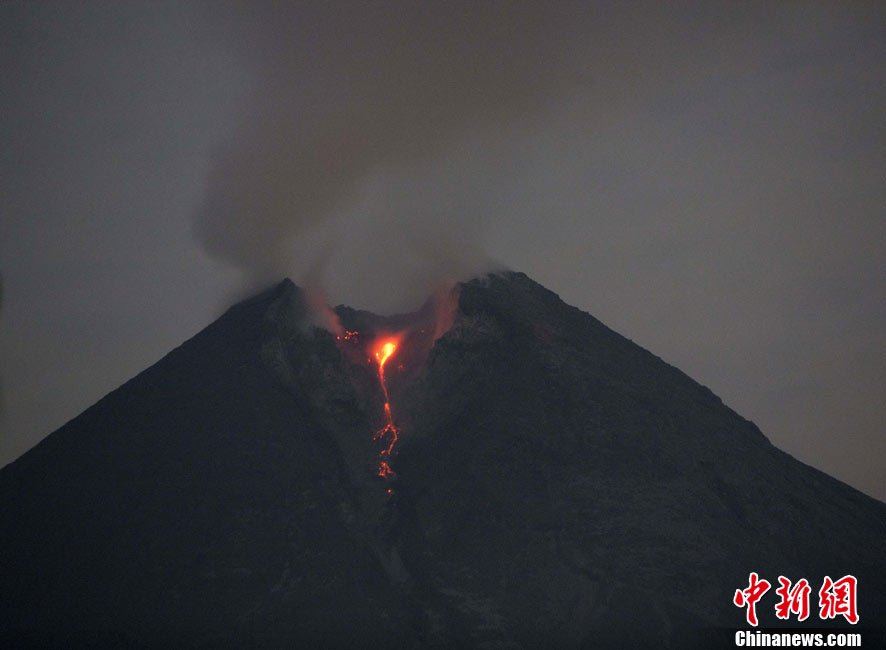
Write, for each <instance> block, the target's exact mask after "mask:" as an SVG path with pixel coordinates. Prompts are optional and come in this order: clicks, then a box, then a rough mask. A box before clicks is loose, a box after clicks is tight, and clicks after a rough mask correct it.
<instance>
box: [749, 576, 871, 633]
mask: <svg viewBox="0 0 886 650" xmlns="http://www.w3.org/2000/svg"><path fill="white" fill-rule="evenodd" d="M778 584H779V586H778V587H777V588H776V590H775V594H776V595H777V596H778V597H779V600H778V602H777V603H776V604H775V616H776V617H777V618H779V619H781V620H788V619H789V618H790V617H791V615H792V614H793V615H795V616H796V617H797V620H798V621H805V620H806V619H807V618H809V595H810V593H811V592H812V587H811V586H810V584H809V581H808V580H806V578H801V579H800V580H798V581H797V582H796V584H794V583H792V582H791V581H790V580H788V579H787V578H785V577H784V576H778ZM771 587H772V584H771V583H770V582H769V581H768V580H766V579H765V578H760V576H759V575H758V574H757V573H756V572H755V571H751V573H750V574H748V586H747V588H746V589H736V590H735V596H733V598H732V602H733V603H734V604H735V606H736V607H745V608H747V611H746V612H745V617H746V618H747V621H748V625H751V626H753V627H757V623H758V620H757V603H758V602H759V601H760V599H762V598H763V596H765V595H766V593H767V592H768V591H769V589H770V588H771ZM857 591H858V580H857V579H856V578H855V576H852V575H846V576H843V577H842V578H840V579H839V580H831V577H830V576H825V577H824V581H823V582H822V585H821V589H819V590H818V608H819V614H818V615H819V618H821V619H822V620H827V619H831V618H837V617H838V616H842V617H843V618H845V619H846V621H847V622H849V623H851V624H852V625H855V624H856V623H858V605H857V599H856V594H857Z"/></svg>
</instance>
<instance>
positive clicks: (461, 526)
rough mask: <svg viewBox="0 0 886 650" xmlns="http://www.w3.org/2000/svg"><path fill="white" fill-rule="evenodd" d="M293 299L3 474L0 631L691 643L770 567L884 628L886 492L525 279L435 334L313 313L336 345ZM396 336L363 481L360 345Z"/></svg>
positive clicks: (0, 637)
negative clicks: (388, 462) (333, 326)
mask: <svg viewBox="0 0 886 650" xmlns="http://www.w3.org/2000/svg"><path fill="white" fill-rule="evenodd" d="M305 309H306V307H305V301H304V300H303V296H302V293H301V292H300V291H299V290H298V289H297V288H296V287H295V286H294V285H293V284H292V283H291V282H289V281H284V282H282V283H280V284H279V285H277V286H276V287H274V288H272V289H271V290H269V291H267V292H265V293H263V294H261V295H259V296H257V297H255V298H252V299H250V300H247V301H244V302H242V303H240V304H238V305H236V306H234V307H232V308H231V309H230V310H228V312H227V313H225V314H224V315H223V316H222V317H221V318H219V319H218V320H217V321H216V322H214V323H213V324H211V325H210V326H209V327H207V328H206V329H205V330H203V331H202V332H200V333H199V334H197V335H196V336H195V337H193V338H192V339H191V340H189V341H187V342H186V343H185V344H183V345H182V346H181V347H179V348H177V349H176V350H174V351H172V352H171V353H170V354H169V355H167V356H166V357H165V358H163V359H162V360H161V361H159V362H158V363H156V364H155V365H154V366H152V367H151V368H149V369H147V370H146V371H144V372H143V373H141V374H139V375H138V376H136V377H135V378H134V379H132V380H131V381H129V382H127V383H126V384H125V385H123V386H122V387H120V388H119V389H117V390H116V391H114V392H112V393H111V394H109V395H108V396H107V397H105V398H104V399H102V400H101V401H99V402H98V403H97V404H95V405H94V406H93V407H91V408H90V409H88V410H87V411H85V412H84V413H83V414H81V415H80V416H79V417H77V418H75V419H74V420H72V421H71V422H69V423H68V424H67V425H65V426H64V427H62V428H61V429H59V430H58V431H56V432H55V433H53V434H51V435H50V436H48V437H47V438H46V439H45V440H44V441H43V442H41V443H40V444H39V445H37V446H36V447H35V448H34V449H32V450H31V451H30V452H28V453H27V454H25V455H24V456H23V457H21V458H20V459H19V460H17V461H16V462H14V463H12V464H10V465H8V466H7V467H5V468H3V469H2V471H0V551H2V552H0V645H2V646H3V647H25V646H31V645H33V646H39V647H52V646H64V647H84V646H91V647H106V646H126V647H145V646H148V647H157V646H173V647H182V646H185V647H201V646H212V647H217V646H238V647H239V646H247V647H250V646H263V647H366V648H374V647H429V646H430V647H435V646H439V647H484V648H519V647H557V648H569V647H574V648H579V647H582V648H596V647H628V648H630V647H674V648H678V647H687V646H690V645H693V644H695V645H698V646H700V647H705V646H706V645H707V644H708V643H710V638H711V637H706V636H705V635H707V634H710V633H712V632H711V631H712V630H714V631H716V629H717V628H725V629H731V630H733V631H734V630H735V629H738V628H745V627H747V626H746V625H745V624H744V614H743V612H742V611H741V610H739V609H738V608H736V607H735V606H734V605H733V604H732V596H733V594H734V592H735V590H736V589H737V588H744V587H746V586H747V581H748V573H749V572H750V571H757V572H759V574H760V575H761V576H763V577H765V578H767V579H768V580H769V581H770V582H772V583H773V588H772V591H770V593H769V594H767V596H766V597H765V598H764V600H763V601H761V603H760V605H759V606H758V614H759V616H760V619H761V626H763V627H767V626H773V625H776V624H777V621H776V619H775V617H774V615H773V612H772V610H773V607H774V603H775V601H776V597H775V587H776V586H777V581H776V580H777V576H778V575H785V576H788V577H789V578H791V579H792V580H797V579H799V578H801V577H806V578H808V579H809V580H810V582H811V584H812V586H813V594H812V601H811V607H812V609H813V614H812V617H811V619H810V620H809V621H807V622H806V625H808V626H810V627H821V626H823V625H824V623H822V622H821V621H817V620H816V619H817V616H816V614H817V607H816V606H817V589H818V586H819V585H820V582H821V579H822V578H823V577H824V576H825V575H828V576H831V577H832V578H835V579H836V578H838V577H842V576H844V575H846V574H853V575H855V576H857V577H858V585H859V587H858V609H859V614H860V617H861V622H860V624H859V626H858V627H859V628H867V627H870V626H872V625H877V624H880V622H881V621H884V620H886V562H884V559H886V505H884V504H883V503H880V502H878V501H876V500H874V499H871V498H869V497H867V496H865V495H863V494H861V493H860V492H858V491H856V490H854V489H852V488H850V487H848V486H846V485H844V484H842V483H840V482H839V481H836V480H835V479H832V478H830V477H828V476H827V475H825V474H823V473H821V472H819V471H817V470H815V469H813V468H811V467H808V466H806V465H804V464H802V463H800V462H798V461H797V460H795V459H793V458H792V457H790V456H789V455H787V454H785V453H784V452H782V451H780V450H778V449H776V448H775V447H773V446H772V445H771V444H770V443H769V442H768V441H767V439H766V438H765V437H764V436H763V435H762V434H761V432H760V431H759V430H758V429H757V427H756V426H754V425H753V424H752V423H751V422H749V421H747V420H745V419H744V418H742V417H740V416H739V415H737V414H735V413H734V412H733V411H731V410H730V409H729V408H727V407H726V406H724V405H723V404H722V403H721V401H720V400H719V399H718V398H717V397H716V396H715V395H714V394H712V393H711V392H710V391H709V390H708V389H706V388H704V387H703V386H700V385H699V384H697V383H696V382H694V381H693V380H691V379H690V378H689V377H687V376H686V375H684V374H683V373H682V372H680V371H679V370H677V369H675V368H673V367H671V366H669V365H668V364H666V363H664V362H663V361H661V360H660V359H658V358H657V357H655V356H653V355H652V354H650V353H649V352H647V351H645V350H643V349H642V348H640V347H638V346H637V345H635V344H633V343H632V342H631V341H629V340H627V339H625V338H623V337H621V336H620V335H618V334H616V333H615V332H613V331H611V330H610V329H608V328H607V327H605V326H604V325H602V324H601V323H600V322H599V321H597V320H595V319H594V318H593V317H591V316H589V315H588V314H586V313H584V312H581V311H579V310H578V309H575V308H573V307H570V306H568V305H566V304H564V303H563V302H562V301H560V299H559V298H558V297H557V296H556V295H555V294H553V293H551V292H550V291H548V290H546V289H545V288H543V287H541V286H539V285H538V284H536V283H534V282H533V281H531V280H530V279H529V278H527V277H526V276H525V275H522V274H519V273H508V274H503V275H492V276H489V277H487V278H484V279H481V280H474V281H471V282H467V283H464V284H462V285H460V287H459V296H458V303H457V311H456V313H455V320H454V324H453V325H452V327H451V329H449V330H448V332H447V333H446V334H445V335H443V336H442V337H441V338H439V339H438V340H437V341H436V343H434V344H433V346H432V347H431V343H432V341H431V338H432V336H431V330H432V327H433V325H432V323H431V320H432V312H433V308H432V307H428V308H426V309H425V310H423V311H421V312H419V313H418V314H416V315H407V316H402V317H391V318H382V317H378V316H374V315H372V314H369V313H367V312H360V311H355V310H351V309H348V308H338V310H337V311H338V315H339V317H340V318H341V320H342V323H343V325H344V326H345V327H346V328H348V329H349V330H355V331H359V332H360V335H359V338H358V339H357V340H356V342H349V343H348V344H347V345H343V344H342V341H337V340H336V338H335V337H334V336H333V335H332V334H329V333H328V332H326V331H324V330H319V329H316V328H314V329H312V328H309V327H306V326H305V325H304V316H305ZM407 325H410V326H411V327H412V334H411V335H409V336H407V337H406V338H405V339H404V342H403V345H402V350H401V351H400V352H398V356H397V357H396V360H397V365H396V366H391V371H390V373H389V383H390V393H391V403H392V404H393V407H394V412H395V414H396V418H397V420H398V423H399V426H400V429H401V436H400V440H399V442H398V453H397V455H396V457H395V458H393V460H392V465H393V466H394V469H395V470H396V473H397V479H396V481H395V482H389V481H384V480H382V479H380V478H378V477H377V476H376V464H377V461H378V443H377V442H373V441H372V433H373V431H374V430H376V429H377V427H378V425H379V424H380V423H381V422H382V418H383V416H382V403H383V399H382V397H381V392H380V388H379V385H378V382H377V377H376V374H375V368H374V367H373V366H372V364H370V363H368V362H367V360H366V358H365V357H366V351H365V349H364V348H363V347H361V345H363V344H362V343H361V342H360V339H362V340H363V341H368V340H371V339H372V337H373V336H374V335H375V334H376V333H377V332H382V331H394V330H400V329H403V328H404V327H406V326H407ZM389 491H391V492H392V493H391V494H388V492H389ZM841 621H842V619H840V620H838V623H840V622H841ZM789 625H791V626H793V627H799V628H802V627H803V624H797V623H796V622H791V623H789ZM842 627H844V628H845V627H848V626H847V625H846V624H845V621H842ZM853 631H855V630H853ZM868 632H869V633H871V634H873V633H874V632H871V631H870V630H869V631H868ZM731 638H732V637H731V636H729V637H728V640H729V642H730V643H731ZM865 641H866V645H867V641H868V639H865Z"/></svg>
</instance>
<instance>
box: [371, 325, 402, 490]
mask: <svg viewBox="0 0 886 650" xmlns="http://www.w3.org/2000/svg"><path fill="white" fill-rule="evenodd" d="M397 344H398V341H397V339H396V338H384V339H381V340H379V341H377V342H376V343H375V345H373V356H374V357H375V360H376V362H377V363H378V382H379V384H380V385H381V391H382V394H383V395H384V398H385V425H384V426H383V427H382V428H381V429H379V430H378V431H376V432H375V435H374V436H373V437H372V439H373V440H381V441H382V442H383V443H385V442H386V443H387V446H386V447H385V448H384V449H382V450H381V451H380V452H379V456H380V457H381V459H380V460H379V463H378V472H377V474H378V475H379V476H380V477H381V478H384V479H391V478H394V477H395V476H396V474H395V473H394V470H392V469H391V466H390V464H389V463H388V460H389V459H390V458H391V455H392V454H393V453H394V445H396V444H397V439H398V438H399V437H400V429H398V428H397V425H395V424H394V415H393V413H392V412H391V398H390V396H389V395H388V384H387V382H386V381H385V363H387V361H388V359H390V358H391V356H393V354H394V353H395V352H396V351H397Z"/></svg>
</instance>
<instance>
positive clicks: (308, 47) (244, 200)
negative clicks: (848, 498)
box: [0, 1, 886, 499]
mask: <svg viewBox="0 0 886 650" xmlns="http://www.w3.org/2000/svg"><path fill="white" fill-rule="evenodd" d="M292 5H293V6H288V7H284V8H280V7H271V6H270V5H267V4H263V5H260V6H258V7H256V6H254V5H253V3H244V4H242V5H238V4H236V3H228V4H222V3H217V2H207V3H205V4H201V3H195V4H183V3H164V2H152V3H116V2H113V3H112V2H108V3H57V4H56V3H15V2H4V3H2V4H0V39H2V41H0V43H2V48H0V57H2V70H0V115H2V126H0V138H2V140H0V165H2V168H0V273H2V278H3V294H2V295H3V304H2V311H0V381H2V391H3V393H2V399H3V404H2V409H3V410H2V413H0V432H2V437H0V463H6V462H9V461H11V460H13V459H14V458H16V457H17V456H19V455H20V454H21V453H23V452H24V451H26V450H27V449H28V448H30V447H31V446H33V445H34V444H35V443H36V442H38V441H39V440H40V439H41V438H42V437H43V436H45V435H46V434H47V433H49V432H50V431H52V430H54V429H55V428H57V427H58V426H60V425H61V424H63V423H64V422H65V421H67V420H68V419H70V418H71V417H73V416H75V415H76V414H77V413H79V412H80V411H82V410H83V409H84V408H86V407H87V406H89V405H90V404H92V403H93V402H95V401H96V400H98V399H99V398H101V397H102V396H103V395H104V394H106V393H107V392H108V391H110V390H112V389H113V388H115V387H116V386H118V385H120V384H121V383H122V382H124V381H125V380H126V379H128V378H130V377H131V376H133V375H134V374H135V373H137V372H138V371H140V370H142V369H144V368H145V367H147V366H148V365H150V364H151V363H153V362H154V361H156V360H157V359H159V358H160V357H161V356H162V355H163V354H165V353H166V352H168V351H169V350H170V349H171V348H173V347H174V346H176V345H178V344H179V343H181V342H182V341H183V340H184V339H186V338H188V337H189V336H191V335H193V334H194V333H196V332H197V331H198V330H199V329H200V328H201V327H202V326H204V325H205V324H207V323H208V322H209V321H211V320H212V319H213V318H214V317H216V316H217V315H218V314H219V313H220V311H221V310H222V309H223V308H224V306H225V305H227V304H228V303H229V302H230V301H231V300H233V299H234V297H236V296H240V295H243V294H244V293H245V292H247V291H251V290H253V289H255V288H256V287H258V286H261V284H262V283H266V282H270V281H271V280H273V279H277V278H279V277H282V276H283V275H289V276H291V277H292V278H293V279H294V280H295V281H296V282H299V281H302V280H303V279H304V278H305V277H306V276H307V275H311V277H317V278H318V279H319V281H321V282H322V283H323V284H324V285H325V287H326V289H327V291H328V293H329V295H330V299H331V301H333V302H334V303H338V302H345V303H349V304H352V305H354V306H357V307H367V308H373V309H376V310H378V311H391V310H397V309H408V308H413V307H416V306H417V305H418V304H419V303H420V302H421V301H422V299H423V298H424V296H425V293H426V292H427V291H428V290H429V288H430V287H431V286H432V285H433V284H434V282H436V281H438V280H440V279H442V278H447V277H463V276H467V275H470V274H471V273H475V272H479V271H482V270H485V269H488V268H493V267H495V266H497V265H504V266H507V267H510V268H513V269H515V270H521V271H524V272H526V273H527V274H528V275H530V277H532V278H534V279H535V280H537V281H539V282H541V283H542V284H544V285H545V286H547V287H549V288H550V289H552V290H554V291H556V292H557V293H559V294H560V296H561V297H562V298H563V299H564V300H566V301H567V302H569V303H571V304H574V305H577V306H578V307H580V308H582V309H584V310H587V311H589V312H590V313H592V314H593V315H595V316H596V317H598V318H600V319H601V320H602V321H603V322H605V323H606V324H607V325H609V326H610V327H612V328H613V329H615V330H617V331H619V332H621V333H622V334H624V335H625V336H628V337H629V338H631V339H633V340H634V341H636V342H637V343H639V344H641V345H643V346H644V347H646V348H648V349H650V350H651V351H652V352H654V353H655V354H657V355H658V356H661V357H662V358H664V359H665V360H666V361H668V362H670V363H672V364H673V365H676V366H677V367H679V368H681V369H682V370H684V371H685V372H687V373H688V374H689V375H690V376H692V377H693V378H695V379H696V380H698V381H700V382H701V383H703V384H705V385H707V386H708V387H710V388H711V389H712V390H713V391H714V392H715V393H717V394H718V395H719V396H720V397H722V398H723V400H724V401H725V402H726V403H727V404H728V405H730V406H731V407H732V408H733V409H735V410H736V411H738V412H739V413H741V414H742V415H744V416H745V417H747V418H749V419H751V420H753V421H754V422H756V423H757V424H758V425H759V426H760V428H761V429H762V430H763V432H764V433H765V434H766V435H767V436H768V437H769V438H770V439H771V440H772V441H773V442H774V443H775V444H776V445H777V446H779V447H781V448H783V449H785V450H786V451H788V452H790V453H791V454H793V455H794V456H796V457H797V458H799V459H800V460H803V461H805V462H808V463H810V464H812V465H814V466H816V467H819V468H821V469H823V470H824V471H826V472H828V473H830V474H833V475H835V476H837V477H838V478H840V479H842V480H844V481H846V482H848V483H850V484H851V485H854V486H856V487H858V488H860V489H862V490H864V491H865V492H867V493H869V494H872V495H874V496H877V497H878V498H880V499H886V478H884V477H886V395H884V386H886V363H884V362H883V357H884V349H886V346H884V343H886V340H884V339H886V302H884V295H886V293H884V289H886V286H884V285H886V269H884V259H886V214H884V212H886V210H884V206H886V138H884V135H886V120H884V117H883V116H884V115H886V101H884V100H886V96H884V95H886V90H884V89H886V74H884V61H886V10H884V5H883V4H882V3H878V2H871V3H862V2H855V3H844V2H832V3H821V4H818V3H812V2H797V3H794V2H771V1H769V2H761V3H749V2H732V3H724V4H719V3H715V2H698V3H679V4H678V3H658V2H655V3H649V4H643V3H638V4H630V3H624V2H612V3H609V2H605V3H561V4H557V3H550V2H538V3H519V2H508V3H486V4H480V3H475V2H464V3H460V2H446V3H415V2H405V1H404V2H400V1H396V2H384V3H364V2H359V3H358V2H353V3H351V2H348V3H342V2H338V3H336V2H323V3H298V6H294V5H295V3H292Z"/></svg>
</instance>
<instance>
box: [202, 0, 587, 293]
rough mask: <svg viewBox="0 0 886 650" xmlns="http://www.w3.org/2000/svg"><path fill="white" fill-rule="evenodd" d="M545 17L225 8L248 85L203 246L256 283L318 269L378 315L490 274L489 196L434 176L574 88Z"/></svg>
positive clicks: (563, 39)
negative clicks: (455, 152)
mask: <svg viewBox="0 0 886 650" xmlns="http://www.w3.org/2000/svg"><path fill="white" fill-rule="evenodd" d="M542 4H543V3H477V4H475V3H458V2H453V3H433V4H431V3H413V2H386V3H299V4H298V5H287V6H282V7H270V6H266V5H260V6H258V7H253V6H250V7H247V6H245V5H242V6H241V5H237V4H232V5H228V6H227V7H226V9H225V10H224V11H223V12H222V13H221V18H219V17H217V18H216V20H218V21H219V22H218V25H220V26H221V27H222V29H223V30H224V34H225V35H226V37H227V38H228V39H229V40H230V42H231V43H232V44H234V46H235V47H236V48H237V49H238V52H239V54H240V56H242V57H243V58H244V59H245V60H246V61H247V64H248V66H249V68H250V70H251V71H252V81H251V85H250V87H249V89H248V92H247V93H246V95H245V96H244V98H243V101H242V103H241V106H240V112H239V124H238V127H237V129H236V131H235V132H234V133H233V134H231V136H230V138H229V139H228V140H227V141H226V142H224V143H223V144H221V145H220V146H219V148H218V149H217V151H216V154H215V156H214V159H213V161H212V166H211V170H210V174H209V178H208V185H207V189H206V194H205V198H204V201H203V203H202V205H201V207H200V208H199V211H198V213H197V214H196V223H195V232H196V235H197V238H198V240H199V241H200V242H201V244H202V245H203V246H204V247H205V249H206V250H207V251H208V252H209V253H210V254H212V255H213V256H215V257H218V258H221V259H223V260H225V261H227V262H229V263H231V264H233V265H234V266H236V267H238V268H239V269H241V270H243V271H244V273H245V274H246V276H247V277H249V278H251V279H252V280H253V281H254V282H267V281H270V280H273V279H276V278H278V277H280V276H281V275H293V276H294V277H295V278H296V279H297V280H302V281H304V280H303V276H304V275H305V274H309V275H310V276H311V277H310V280H311V281H320V280H319V278H318V273H317V268H318V259H319V258H321V257H322V258H323V265H322V266H323V267H324V268H323V273H321V274H320V275H323V276H325V280H323V281H328V280H329V277H328V276H330V275H331V276H333V277H332V284H333V286H336V285H337V286H339V287H340V289H339V291H333V293H335V294H341V293H343V292H344V293H350V294H351V295H350V296H347V297H349V298H352V299H353V298H356V299H357V300H358V302H359V301H360V299H361V298H362V300H363V301H364V302H366V301H368V302H370V303H374V304H367V305H361V306H367V307H381V308H383V309H385V308H386V309H394V308H398V307H405V306H407V305H402V304H397V303H398V302H401V301H404V300H405V301H407V302H412V303H413V306H414V303H415V301H417V300H418V301H420V300H421V299H423V298H425V297H426V296H427V292H428V291H429V290H430V289H432V287H433V285H434V284H435V283H437V282H438V281H439V280H441V279H444V278H453V277H455V278H459V277H464V276H467V275H470V274H472V273H477V272H480V271H485V270H489V269H491V268H492V267H494V266H495V265H494V264H493V263H492V262H491V261H490V260H489V259H488V256H487V255H486V254H485V253H484V252H483V246H482V238H483V232H482V215H480V214H479V212H480V211H481V208H482V191H478V188H477V187H476V183H475V182H472V179H470V178H464V177H463V175H462V176H460V175H459V174H458V173H457V170H456V173H455V175H454V176H453V175H451V174H448V173H446V171H445V170H444V172H443V173H441V172H440V171H439V170H435V169H434V165H437V164H439V163H440V162H441V161H442V164H443V165H444V167H445V166H446V165H447V164H448V163H447V162H446V156H447V153H448V152H449V151H451V150H452V148H453V147H456V148H457V147H458V146H460V144H463V143H469V145H468V146H469V147H470V146H473V147H476V148H478V149H479V151H478V152H477V154H478V155H481V154H482V150H483V149H485V148H486V147H487V146H488V145H489V143H490V142H494V141H495V140H496V139H500V138H503V137H506V136H507V133H508V131H509V130H512V129H519V128H522V127H523V126H525V125H526V124H530V123H532V121H533V120H536V119H538V117H539V116H541V115H543V114H544V112H545V110H546V108H547V107H548V106H549V105H550V104H551V102H552V100H553V99H554V98H558V97H561V96H562V95H563V93H565V92H567V91H568V90H569V88H570V87H572V86H573V85H574V83H575V80H576V78H577V76H576V74H577V73H576V70H575V69H574V66H573V65H572V63H573V62H574V59H575V57H574V50H575V48H576V47H577V46H579V45H580V43H581V42H582V36H583V35H582V34H581V30H580V29H577V28H576V27H575V24H576V22H575V16H573V15H570V13H569V12H568V11H552V10H551V9H549V8H544V7H542V6H541V5H542ZM213 6H216V5H213ZM470 143H473V144H470ZM452 165H454V166H457V165H458V163H452ZM404 170H407V171H408V173H410V174H413V175H415V174H416V173H417V174H419V175H422V174H424V176H423V177H422V178H415V177H413V178H412V179H410V183H409V184H408V185H407V184H406V183H403V182H400V179H399V178H395V177H397V175H398V174H400V173H401V172H403V171H404ZM416 170H418V171H416ZM450 171H451V170H450ZM422 188H424V190H426V192H427V193H426V194H419V191H420V190H421V189H422ZM318 250H320V251H323V252H321V253H320V254H319V255H318V254H317V253H316V251H318ZM330 250H331V251H332V254H331V255H330V253H329V251H330ZM379 285H381V286H382V287H383V288H382V289H379V288H378V286H379ZM384 295H389V296H390V295H393V296H394V297H393V298H390V300H388V301H387V304H378V303H379V302H382V303H384V302H385V298H384ZM331 297H332V298H335V299H338V298H341V297H342V296H341V295H333V296H331Z"/></svg>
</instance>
